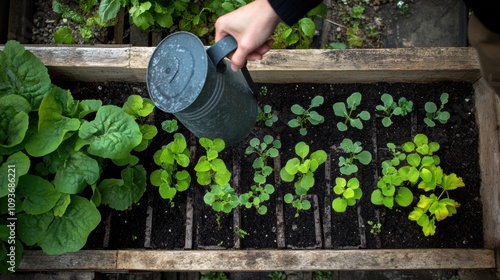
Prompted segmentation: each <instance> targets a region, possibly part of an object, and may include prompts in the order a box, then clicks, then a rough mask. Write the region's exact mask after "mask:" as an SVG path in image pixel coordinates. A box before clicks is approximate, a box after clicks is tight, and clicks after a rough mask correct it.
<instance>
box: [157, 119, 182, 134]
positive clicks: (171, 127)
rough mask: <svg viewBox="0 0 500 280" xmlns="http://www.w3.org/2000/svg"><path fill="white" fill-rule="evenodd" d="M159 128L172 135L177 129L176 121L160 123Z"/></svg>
mask: <svg viewBox="0 0 500 280" xmlns="http://www.w3.org/2000/svg"><path fill="white" fill-rule="evenodd" d="M161 128H162V129H163V130H165V131H166V132H168V133H174V132H176V131H177V130H178V129H179V126H178V125H177V120H175V119H173V120H165V121H163V122H162V123H161Z"/></svg>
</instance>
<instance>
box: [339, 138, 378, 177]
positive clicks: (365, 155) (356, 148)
mask: <svg viewBox="0 0 500 280" xmlns="http://www.w3.org/2000/svg"><path fill="white" fill-rule="evenodd" d="M340 147H341V148H342V150H344V152H346V153H348V154H349V156H348V157H343V156H340V157H339V166H340V173H342V174H344V175H351V174H353V173H356V172H358V166H357V165H356V164H355V162H354V160H357V161H359V162H360V163H361V164H363V165H368V164H369V163H370V162H371V161H372V154H371V153H370V152H368V151H363V147H361V143H360V142H359V141H356V142H353V141H352V140H351V139H349V138H345V139H344V140H342V143H340Z"/></svg>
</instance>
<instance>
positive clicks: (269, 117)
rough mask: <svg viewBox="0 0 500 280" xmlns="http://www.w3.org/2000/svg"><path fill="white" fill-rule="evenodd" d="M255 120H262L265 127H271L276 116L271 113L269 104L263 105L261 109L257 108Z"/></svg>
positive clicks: (276, 118)
mask: <svg viewBox="0 0 500 280" xmlns="http://www.w3.org/2000/svg"><path fill="white" fill-rule="evenodd" d="M257 121H258V122H260V121H262V122H264V124H265V125H266V126H267V127H272V126H273V124H274V123H275V122H277V121H278V116H276V115H275V114H273V109H272V107H271V105H264V108H263V109H260V108H259V109H258V112H257Z"/></svg>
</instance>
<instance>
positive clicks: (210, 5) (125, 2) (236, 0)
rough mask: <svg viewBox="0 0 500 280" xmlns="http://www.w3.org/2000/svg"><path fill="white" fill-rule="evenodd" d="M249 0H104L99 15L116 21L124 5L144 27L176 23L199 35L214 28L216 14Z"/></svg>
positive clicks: (106, 21)
mask: <svg viewBox="0 0 500 280" xmlns="http://www.w3.org/2000/svg"><path fill="white" fill-rule="evenodd" d="M248 2H249V1H246V0H228V1H225V0H207V1H202V2H197V1H194V2H193V1H186V0H175V1H161V0H149V1H139V0H103V1H101V2H100V5H99V18H100V20H101V22H102V23H103V24H110V25H114V23H115V21H116V16H117V14H118V12H119V10H120V9H121V8H125V9H127V10H128V14H129V19H130V22H131V23H132V24H134V25H135V26H137V28H139V29H141V30H150V31H158V30H162V29H167V28H171V27H172V26H174V25H176V26H178V27H179V29H180V30H182V31H190V32H192V33H194V34H196V35H197V36H199V37H203V36H206V35H207V34H209V32H211V31H212V30H213V26H214V24H215V20H216V19H217V17H219V16H221V15H223V14H225V13H228V12H231V11H233V10H235V9H237V8H238V7H241V6H243V5H245V4H246V3H248Z"/></svg>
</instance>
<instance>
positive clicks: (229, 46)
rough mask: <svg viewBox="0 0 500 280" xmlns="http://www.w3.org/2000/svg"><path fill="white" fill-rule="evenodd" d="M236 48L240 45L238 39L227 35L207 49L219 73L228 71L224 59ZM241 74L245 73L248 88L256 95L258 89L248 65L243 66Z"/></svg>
mask: <svg viewBox="0 0 500 280" xmlns="http://www.w3.org/2000/svg"><path fill="white" fill-rule="evenodd" d="M236 48H238V43H237V42H236V39H234V37H233V36H231V35H227V36H226V37H224V38H222V39H221V40H219V41H218V42H217V43H215V44H214V45H212V46H211V47H209V48H208V49H207V54H208V57H210V60H212V62H213V64H214V65H215V66H216V68H217V71H218V72H220V73H224V72H225V71H226V64H225V63H224V57H226V56H227V55H229V54H230V53H231V52H233V51H234V50H236ZM241 72H242V73H243V76H244V77H245V80H246V82H247V83H248V86H249V87H250V89H251V90H252V92H253V93H255V92H256V87H255V85H254V83H253V80H252V77H251V76H250V73H249V72H248V69H247V67H246V63H245V65H244V66H243V68H241Z"/></svg>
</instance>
